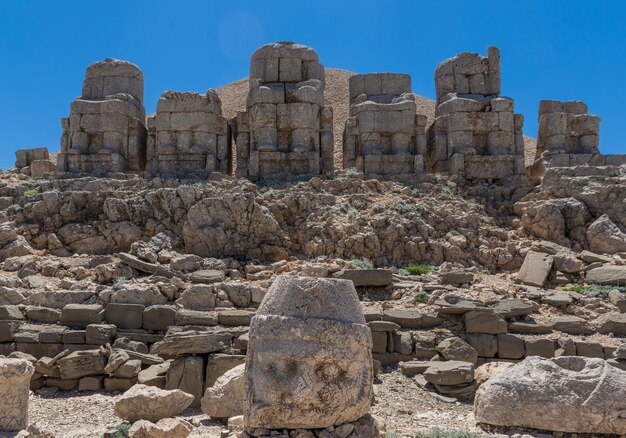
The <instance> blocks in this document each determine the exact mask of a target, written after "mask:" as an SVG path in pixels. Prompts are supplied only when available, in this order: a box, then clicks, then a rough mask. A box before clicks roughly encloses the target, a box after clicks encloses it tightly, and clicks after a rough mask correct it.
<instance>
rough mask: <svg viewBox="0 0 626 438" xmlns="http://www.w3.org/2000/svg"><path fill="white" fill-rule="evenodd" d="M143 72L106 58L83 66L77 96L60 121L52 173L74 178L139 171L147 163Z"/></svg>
mask: <svg viewBox="0 0 626 438" xmlns="http://www.w3.org/2000/svg"><path fill="white" fill-rule="evenodd" d="M144 120H145V109H144V107H143V74H142V72H141V70H140V69H139V67H137V66H136V65H134V64H131V63H130V62H127V61H120V60H116V59H110V58H107V59H105V60H104V61H100V62H96V63H94V64H91V65H90V66H89V67H88V68H87V72H86V74H85V80H84V82H83V92H82V95H81V96H80V97H79V98H77V99H76V100H74V101H73V102H72V104H71V105H70V116H69V117H68V118H64V119H61V126H62V128H63V135H62V136H61V152H60V153H59V156H58V161H57V171H58V172H69V173H76V174H96V175H98V174H106V173H114V172H126V171H128V172H138V171H141V170H143V168H144V167H145V161H146V127H145V122H144Z"/></svg>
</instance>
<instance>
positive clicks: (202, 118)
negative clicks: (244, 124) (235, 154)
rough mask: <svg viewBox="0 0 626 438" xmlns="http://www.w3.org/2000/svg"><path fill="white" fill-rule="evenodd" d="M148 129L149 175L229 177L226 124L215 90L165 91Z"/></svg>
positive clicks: (229, 147)
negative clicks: (223, 175) (217, 174)
mask: <svg viewBox="0 0 626 438" xmlns="http://www.w3.org/2000/svg"><path fill="white" fill-rule="evenodd" d="M147 125H148V145H147V165H146V171H147V173H148V174H149V175H152V176H161V177H168V176H169V177H179V178H189V177H199V178H206V177H207V176H208V175H209V174H210V173H211V172H222V173H224V174H229V173H231V172H230V170H231V169H230V165H231V144H230V132H229V126H228V120H227V119H226V118H225V117H223V116H222V102H221V100H220V98H219V96H218V95H217V93H216V92H215V91H214V90H208V91H207V92H206V94H199V93H194V92H185V93H183V92H177V91H166V92H165V93H163V94H162V95H161V98H160V99H159V102H158V103H157V112H156V114H154V115H152V116H150V117H148V119H147Z"/></svg>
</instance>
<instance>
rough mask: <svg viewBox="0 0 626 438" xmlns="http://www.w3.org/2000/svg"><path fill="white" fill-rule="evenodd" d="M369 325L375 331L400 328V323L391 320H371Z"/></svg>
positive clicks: (393, 330)
mask: <svg viewBox="0 0 626 438" xmlns="http://www.w3.org/2000/svg"><path fill="white" fill-rule="evenodd" d="M367 326H368V327H369V328H370V330H371V331H373V332H395V331H397V330H400V325H399V324H396V323H395V322H391V321H370V322H368V323H367Z"/></svg>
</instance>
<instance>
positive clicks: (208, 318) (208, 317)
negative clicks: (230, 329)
mask: <svg viewBox="0 0 626 438" xmlns="http://www.w3.org/2000/svg"><path fill="white" fill-rule="evenodd" d="M176 325H200V326H207V327H211V326H216V325H218V320H217V312H203V311H201V310H190V309H178V311H177V312H176Z"/></svg>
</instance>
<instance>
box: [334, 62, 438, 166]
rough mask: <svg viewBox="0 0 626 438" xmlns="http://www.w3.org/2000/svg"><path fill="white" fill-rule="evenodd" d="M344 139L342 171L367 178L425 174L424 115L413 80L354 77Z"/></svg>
mask: <svg viewBox="0 0 626 438" xmlns="http://www.w3.org/2000/svg"><path fill="white" fill-rule="evenodd" d="M349 94H350V114H349V117H348V120H346V124H345V129H344V137H343V167H344V168H345V169H348V168H356V169H357V170H358V171H361V172H363V173H365V175H368V176H374V175H405V174H414V173H422V172H423V171H424V155H425V154H426V122H427V118H426V116H425V115H421V114H417V113H416V112H417V106H416V104H415V95H414V94H413V93H411V77H410V76H409V75H406V74H397V73H370V74H363V75H354V76H352V77H351V78H350V80H349Z"/></svg>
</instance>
